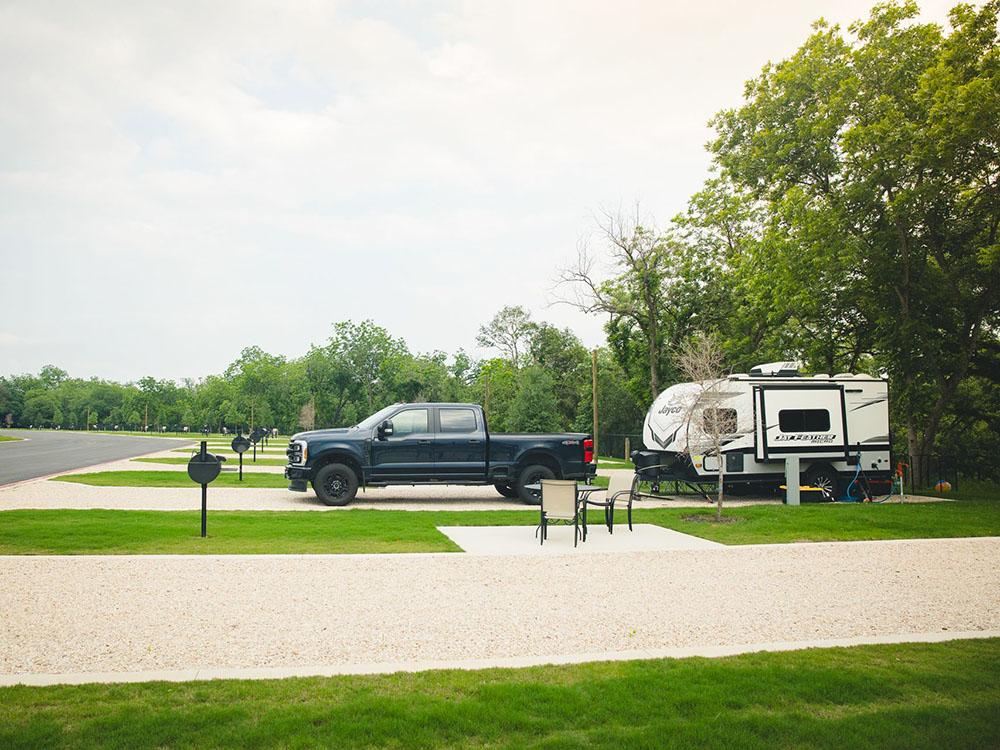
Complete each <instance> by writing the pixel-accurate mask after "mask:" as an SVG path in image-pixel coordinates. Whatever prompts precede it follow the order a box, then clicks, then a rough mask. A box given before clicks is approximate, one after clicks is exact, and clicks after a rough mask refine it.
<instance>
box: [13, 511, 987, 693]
mask: <svg viewBox="0 0 1000 750" xmlns="http://www.w3.org/2000/svg"><path fill="white" fill-rule="evenodd" d="M525 533H529V534H530V533H531V529H530V528H529V527H526V529H525ZM998 571H1000V539H998V538H982V539H942V540H923V541H891V542H853V543H817V544H797V545H760V546H743V547H725V548H717V549H710V550H699V551H675V552H659V553H622V554H614V555H602V554H589V555H579V556H574V555H572V554H567V555H565V556H558V557H530V556H523V557H515V556H483V557H479V556H472V555H463V554H450V555H449V554H434V555H382V556H378V555H371V556H366V555H341V556H336V555H331V556H326V555H315V556H277V555H275V556H266V555H263V556H161V557H157V556H121V557H109V556H102V557H97V556H95V557H2V558H0V613H2V617H0V673H3V674H23V673H36V674H37V673H66V672H128V671H136V670H159V669H189V668H198V667H294V666H303V665H351V664H366V663H376V662H401V663H407V662H426V661H438V660H458V659H489V658H506V657H519V656H547V655H551V656H558V655H566V654H578V653H593V652H608V651H611V652H616V651H617V652H629V651H636V650H644V649H659V648H667V647H677V646H697V645H704V644H711V645H727V644H753V643H769V642H775V641H789V640H806V639H813V638H848V637H857V636H877V635H892V634H899V633H941V632H948V631H990V630H997V629H1000V576H998V575H997V573H998Z"/></svg>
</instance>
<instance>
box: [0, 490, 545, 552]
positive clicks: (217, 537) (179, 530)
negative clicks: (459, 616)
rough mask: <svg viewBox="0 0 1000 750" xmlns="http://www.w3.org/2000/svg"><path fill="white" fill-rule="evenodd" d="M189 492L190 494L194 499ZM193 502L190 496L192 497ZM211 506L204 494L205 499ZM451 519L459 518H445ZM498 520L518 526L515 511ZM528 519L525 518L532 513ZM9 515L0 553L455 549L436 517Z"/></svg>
mask: <svg viewBox="0 0 1000 750" xmlns="http://www.w3.org/2000/svg"><path fill="white" fill-rule="evenodd" d="M196 494H197V493H195V495H196ZM193 498H194V501H195V502H196V501H197V498H196V497H195V496H193ZM209 504H210V505H211V496H209ZM451 515H452V517H453V518H452V520H453V522H458V520H459V518H460V517H461V516H462V514H461V513H458V512H456V513H453V514H451ZM509 515H511V516H514V517H512V518H509V519H498V523H503V522H505V521H506V522H507V523H525V522H527V518H526V517H525V515H520V516H519V517H517V516H518V514H517V512H511V513H510V514H509ZM532 518H533V516H532ZM200 519H201V514H200V513H197V512H190V513H189V512H187V511H174V512H157V511H138V510H130V511H120V510H62V511H54V510H44V511H32V510H24V511H21V510H12V511H6V512H4V513H3V515H2V520H3V523H2V524H0V554H7V555H34V554H77V555H89V554H102V555H117V554H174V555H188V554H199V553H204V554H270V553H286V554H318V553H324V554H338V553H391V552H458V551H461V550H460V549H459V548H458V547H457V546H455V544H454V543H453V542H452V541H451V540H450V539H448V537H446V536H445V535H444V534H442V533H441V532H440V531H438V530H437V529H436V528H435V525H436V522H437V521H438V520H439V518H437V514H432V513H413V514H410V513H406V512H404V511H366V510H352V511H344V512H338V513H308V512H294V511H293V512H287V513H269V512H264V511H259V512H245V511H216V512H210V513H209V516H208V533H209V536H208V537H207V538H205V539H202V538H201V537H200V533H201V520H200Z"/></svg>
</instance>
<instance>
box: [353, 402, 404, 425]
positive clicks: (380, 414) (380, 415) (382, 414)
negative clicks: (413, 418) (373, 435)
mask: <svg viewBox="0 0 1000 750" xmlns="http://www.w3.org/2000/svg"><path fill="white" fill-rule="evenodd" d="M398 406H399V404H393V405H392V406H387V407H385V408H384V409H380V410H379V411H377V412H375V413H374V414H372V415H371V416H370V417H368V418H367V419H365V420H364V421H363V422H358V423H357V424H356V425H354V426H355V427H356V428H358V429H359V430H370V429H371V428H372V427H374V426H375V425H377V424H379V423H380V422H381V421H382V420H384V419H386V418H388V416H389V415H390V414H392V412H393V410H395V409H396V408H397V407H398Z"/></svg>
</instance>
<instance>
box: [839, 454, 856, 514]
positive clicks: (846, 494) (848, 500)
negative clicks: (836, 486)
mask: <svg viewBox="0 0 1000 750" xmlns="http://www.w3.org/2000/svg"><path fill="white" fill-rule="evenodd" d="M859 476H861V451H858V464H857V468H856V469H855V470H854V477H853V478H852V479H851V483H850V484H849V485H847V491H846V492H844V497H843V498H842V500H841V502H844V503H860V502H861V499H860V498H858V499H855V498H854V496H853V495H851V490H853V489H854V485H855V484H857V483H858V477H859Z"/></svg>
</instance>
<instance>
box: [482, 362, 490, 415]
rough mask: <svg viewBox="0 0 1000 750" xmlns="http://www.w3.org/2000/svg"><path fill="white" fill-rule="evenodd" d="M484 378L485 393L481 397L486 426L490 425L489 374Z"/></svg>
mask: <svg viewBox="0 0 1000 750" xmlns="http://www.w3.org/2000/svg"><path fill="white" fill-rule="evenodd" d="M485 378H486V392H485V394H484V395H483V414H485V415H486V424H489V423H490V374H489V372H487V373H486V375H485Z"/></svg>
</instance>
